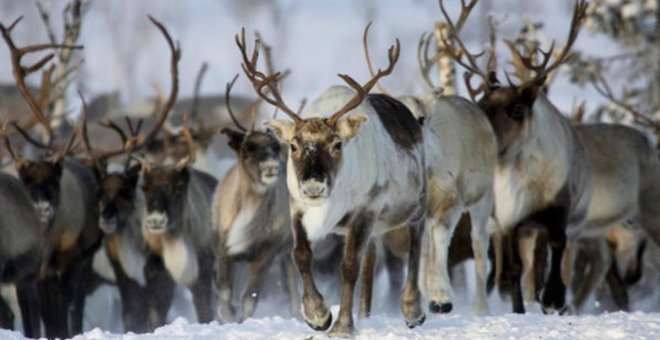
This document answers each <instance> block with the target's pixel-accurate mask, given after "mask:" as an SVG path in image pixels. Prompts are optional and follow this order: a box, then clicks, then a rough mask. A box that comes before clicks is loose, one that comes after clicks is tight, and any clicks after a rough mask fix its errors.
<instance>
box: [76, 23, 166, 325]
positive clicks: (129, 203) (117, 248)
mask: <svg viewBox="0 0 660 340" xmlns="http://www.w3.org/2000/svg"><path fill="white" fill-rule="evenodd" d="M150 20H151V21H152V23H153V24H154V25H155V26H156V27H157V28H158V29H159V30H160V31H161V33H163V35H164V37H165V38H166V40H167V42H168V46H169V47H170V50H171V52H172V63H171V65H172V83H173V86H172V92H171V93H170V100H169V101H168V103H170V105H169V106H168V105H165V106H163V108H162V109H161V112H160V114H159V115H158V120H157V123H156V124H155V125H154V127H153V128H152V130H151V131H150V132H149V133H147V134H146V137H145V138H144V139H143V140H142V141H141V142H137V137H138V135H139V133H140V128H141V123H142V121H139V122H138V124H137V126H134V125H133V124H132V123H131V120H130V119H128V118H126V122H127V125H128V129H129V132H130V135H129V137H127V136H126V134H125V133H124V131H123V130H122V129H121V127H119V126H118V125H117V124H116V123H114V122H112V121H109V122H108V123H106V124H102V125H103V126H104V127H106V128H109V129H111V130H113V131H115V132H116V133H117V134H118V135H119V137H120V139H121V141H122V144H121V148H119V149H113V150H105V151H100V150H97V151H96V152H95V151H94V150H93V149H92V147H91V145H90V143H89V137H88V133H87V106H86V104H85V101H84V100H83V111H82V115H81V116H82V120H81V130H82V137H83V141H84V144H85V147H86V150H87V153H88V154H89V157H90V159H91V161H92V163H93V164H94V166H95V168H96V169H97V172H98V173H99V178H100V179H99V182H100V184H99V194H98V197H99V201H98V204H99V212H100V214H99V227H100V228H101V230H102V231H103V233H104V246H105V251H106V253H107V256H108V258H109V260H110V264H111V266H112V269H113V271H114V277H115V280H116V282H117V286H118V289H119V293H120V296H121V301H122V318H123V323H124V330H125V331H132V332H146V331H148V330H153V329H155V328H156V327H159V326H162V325H163V324H165V318H166V316H167V311H168V309H169V306H170V303H171V300H172V294H173V289H174V283H173V282H172V280H171V279H170V278H169V276H168V274H167V272H166V270H165V268H164V266H163V263H162V260H161V259H160V258H159V257H157V256H155V255H154V254H151V253H150V252H149V251H148V249H147V247H146V242H145V240H144V238H143V235H142V220H143V210H144V206H145V200H144V196H143V194H142V191H141V190H140V189H139V188H138V181H139V177H140V171H141V164H139V163H138V164H134V165H132V166H131V165H130V161H131V160H132V158H131V154H132V153H133V152H135V151H136V150H139V149H140V148H142V147H143V146H144V145H145V144H146V143H148V142H149V141H150V140H151V139H152V138H155V136H156V133H157V132H158V130H159V129H160V128H161V127H162V125H163V124H164V122H165V120H166V118H167V115H168V113H169V111H170V109H171V105H172V104H173V103H174V101H175V100H176V99H175V98H176V95H177V91H178V88H177V85H176V84H177V83H178V55H179V54H178V52H177V50H176V49H175V47H174V44H173V43H172V39H171V37H170V36H169V34H168V33H167V30H166V29H165V28H164V26H163V25H162V24H161V23H160V22H158V21H156V20H155V19H153V18H151V17H150ZM124 153H125V154H127V155H126V156H127V161H126V162H125V164H124V165H123V167H121V168H119V169H115V170H114V171H108V170H106V167H104V166H103V164H105V162H106V160H107V159H108V158H110V157H113V156H118V155H121V154H124Z"/></svg>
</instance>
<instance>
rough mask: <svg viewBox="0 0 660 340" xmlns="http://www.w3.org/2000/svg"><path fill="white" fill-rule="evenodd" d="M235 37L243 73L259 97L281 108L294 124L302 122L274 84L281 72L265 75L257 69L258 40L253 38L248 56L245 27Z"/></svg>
mask: <svg viewBox="0 0 660 340" xmlns="http://www.w3.org/2000/svg"><path fill="white" fill-rule="evenodd" d="M235 39H236V45H238V49H239V50H240V51H241V56H242V57H243V62H242V64H241V67H242V68H243V72H245V75H246V76H247V78H248V79H249V80H250V82H251V83H252V86H253V87H254V89H255V90H256V91H257V94H258V95H259V97H261V98H262V99H263V100H265V101H266V102H267V103H269V104H271V105H273V106H275V107H277V108H279V109H280V110H282V111H283V112H284V113H286V115H287V116H289V117H290V118H291V119H293V121H294V122H295V123H296V124H300V123H302V122H303V119H302V118H300V116H298V115H297V114H296V113H295V112H294V111H293V110H291V109H290V108H289V107H288V106H287V105H286V104H285V103H284V100H283V99H282V96H281V95H280V92H279V89H278V88H277V86H276V85H275V83H276V82H277V80H279V79H281V77H282V72H275V73H273V74H270V75H268V76H267V75H265V74H264V73H263V72H260V71H258V70H257V61H258V59H259V49H260V45H261V43H260V40H259V39H255V44H254V49H253V51H252V57H248V53H247V43H246V42H245V28H241V34H240V36H239V35H238V34H236V36H235ZM266 89H268V90H269V91H270V93H271V96H272V97H269V96H268V94H267V93H266Z"/></svg>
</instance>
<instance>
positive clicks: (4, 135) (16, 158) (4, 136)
mask: <svg viewBox="0 0 660 340" xmlns="http://www.w3.org/2000/svg"><path fill="white" fill-rule="evenodd" d="M7 132H8V131H7V122H4V123H3V124H2V139H3V140H4V142H5V148H6V149H7V152H9V156H11V159H13V160H14V162H16V164H19V165H22V164H25V160H24V159H23V158H21V157H20V156H18V155H17V154H16V153H15V152H14V149H13V148H12V147H11V143H10V142H9V135H8V133H7Z"/></svg>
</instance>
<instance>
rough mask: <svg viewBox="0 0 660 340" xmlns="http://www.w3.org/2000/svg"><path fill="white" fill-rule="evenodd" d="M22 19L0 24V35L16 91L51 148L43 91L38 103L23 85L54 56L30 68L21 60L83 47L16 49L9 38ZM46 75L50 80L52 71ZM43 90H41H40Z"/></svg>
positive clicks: (51, 55) (47, 57) (62, 46)
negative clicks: (3, 42) (33, 54)
mask: <svg viewBox="0 0 660 340" xmlns="http://www.w3.org/2000/svg"><path fill="white" fill-rule="evenodd" d="M21 19H23V17H19V18H18V19H16V20H15V21H14V22H13V23H12V24H11V25H9V27H6V26H4V25H3V24H1V23H0V32H1V33H2V37H3V39H4V40H5V43H6V44H7V47H8V48H9V52H10V59H11V64H12V69H13V75H14V80H15V81H16V86H17V88H18V91H19V92H20V93H21V95H22V96H23V98H24V99H25V100H26V101H27V103H28V105H29V106H30V110H31V111H32V113H33V114H34V116H35V117H36V118H37V120H38V121H39V123H41V125H43V127H44V129H45V131H46V135H47V137H48V142H47V143H46V144H47V146H49V147H50V146H51V144H52V142H53V130H52V129H51V127H50V123H49V121H48V119H47V118H46V116H45V115H44V113H43V107H44V106H45V105H43V103H45V102H47V98H44V97H45V96H44V95H43V94H44V91H42V98H40V100H39V101H37V100H36V99H35V98H34V97H33V96H32V94H31V93H30V91H29V90H28V89H27V85H26V84H25V77H27V76H28V75H30V74H32V73H34V72H36V71H37V70H39V69H41V68H42V67H43V66H44V65H46V64H47V63H48V62H49V61H50V60H51V59H53V57H54V56H55V55H54V54H53V53H49V54H47V55H46V56H44V57H42V58H41V59H39V60H38V61H37V62H35V63H34V64H32V65H30V66H22V65H21V59H22V58H23V57H24V56H25V55H26V54H30V53H34V52H41V51H45V50H49V49H82V48H83V47H82V46H80V45H63V44H52V43H51V44H37V45H30V46H25V47H21V48H18V47H16V44H15V43H14V40H13V39H12V37H11V32H12V30H13V29H14V28H15V27H16V25H17V24H18V23H19V22H20V21H21ZM46 72H47V73H45V74H44V77H43V78H42V80H43V79H45V77H46V76H48V78H49V80H50V74H51V73H52V69H50V70H49V71H46ZM42 86H45V84H44V82H43V81H42ZM42 90H43V88H42ZM40 103H41V105H40Z"/></svg>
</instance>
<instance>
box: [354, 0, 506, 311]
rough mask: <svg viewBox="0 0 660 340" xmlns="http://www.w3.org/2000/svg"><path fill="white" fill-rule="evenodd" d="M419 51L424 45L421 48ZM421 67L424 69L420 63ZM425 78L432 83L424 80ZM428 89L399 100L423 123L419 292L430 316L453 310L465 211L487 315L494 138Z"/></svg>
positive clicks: (478, 303)
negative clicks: (458, 235) (456, 243)
mask: <svg viewBox="0 0 660 340" xmlns="http://www.w3.org/2000/svg"><path fill="white" fill-rule="evenodd" d="M475 3H476V1H473V2H472V5H470V6H464V11H463V13H461V19H459V22H458V24H457V26H459V27H461V26H462V25H463V22H464V21H465V19H466V18H467V15H468V13H469V10H470V9H471V8H472V6H473V5H474V4H475ZM368 29H369V26H367V28H366V29H365V31H364V48H365V56H366V58H367V64H368V65H371V61H370V60H369V53H368V52H367V50H368V48H367V44H366V42H367V34H368ZM421 48H423V44H420V49H421ZM420 52H421V51H420ZM421 60H422V59H421V58H420V61H421ZM420 68H421V69H422V71H423V70H424V66H423V64H422V63H421V62H420ZM369 69H371V67H369ZM423 72H424V71H423ZM425 79H427V82H429V84H431V83H430V80H429V79H428V77H425ZM431 87H432V89H431V91H430V92H429V93H428V94H426V95H422V96H418V97H413V96H403V97H399V99H400V100H401V102H403V103H404V104H405V105H406V106H407V107H408V109H410V111H411V112H412V114H413V115H414V116H415V117H416V118H417V119H418V120H420V121H423V126H422V135H423V138H424V154H425V158H426V178H427V196H426V197H427V202H426V226H427V227H426V234H425V238H424V239H425V241H424V242H425V243H424V247H423V249H424V256H423V258H422V264H423V265H422V270H421V273H422V278H423V279H422V282H421V286H422V287H423V288H422V291H423V293H424V294H425V297H426V298H427V299H428V300H429V310H431V311H432V312H434V313H440V312H442V313H449V312H450V311H451V310H452V307H453V306H452V299H453V296H452V295H453V294H452V287H451V283H450V281H449V272H448V265H449V245H450V243H451V240H452V236H453V234H454V230H455V229H456V226H457V224H458V221H459V219H460V218H461V215H462V214H463V213H464V212H465V213H468V214H469V218H470V221H471V224H472V228H471V231H470V236H471V240H472V241H471V243H472V251H473V254H474V258H475V261H476V268H477V270H476V285H477V289H476V299H475V301H474V310H475V312H476V313H477V314H480V315H483V314H487V313H488V305H487V302H486V279H487V266H488V231H487V230H486V226H487V224H488V218H489V216H490V214H491V212H492V210H493V172H494V170H495V163H496V161H497V152H496V140H495V134H494V132H493V129H492V127H491V126H490V124H489V122H488V119H487V118H486V117H485V116H484V115H483V114H482V112H481V110H480V109H479V108H478V107H477V106H476V105H474V104H473V103H471V102H470V101H468V100H466V99H464V98H461V97H458V96H443V95H442V94H441V93H440V92H439V91H435V90H434V88H433V86H431Z"/></svg>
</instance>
